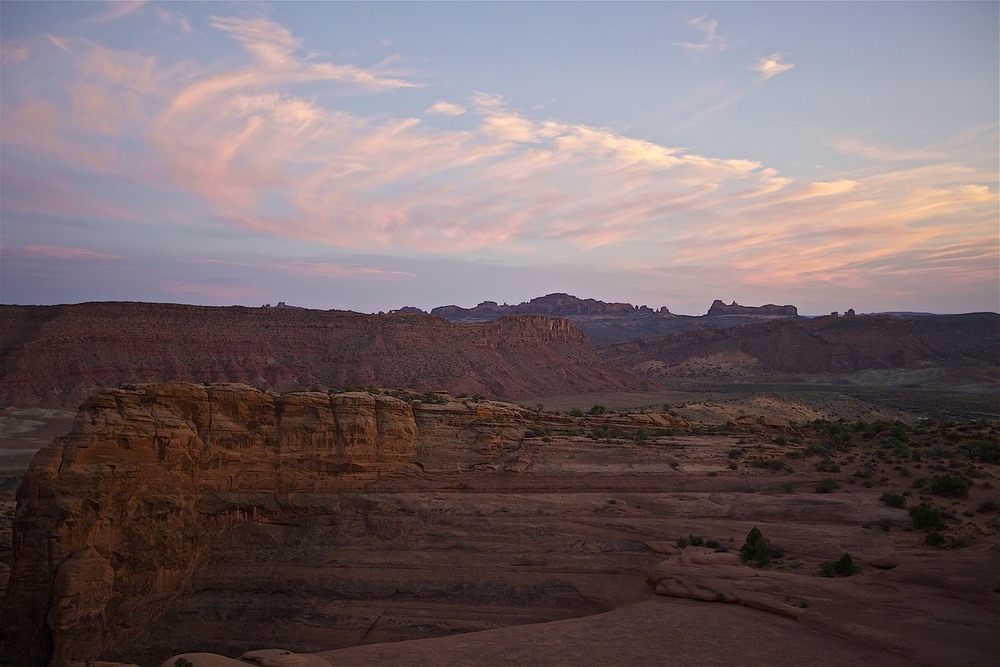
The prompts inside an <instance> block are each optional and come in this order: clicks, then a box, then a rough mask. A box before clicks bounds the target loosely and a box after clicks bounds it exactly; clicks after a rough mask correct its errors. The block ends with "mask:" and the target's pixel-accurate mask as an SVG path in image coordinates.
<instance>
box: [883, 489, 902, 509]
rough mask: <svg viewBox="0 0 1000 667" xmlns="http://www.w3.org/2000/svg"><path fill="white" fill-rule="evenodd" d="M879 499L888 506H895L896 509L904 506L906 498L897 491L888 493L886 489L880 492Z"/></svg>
mask: <svg viewBox="0 0 1000 667" xmlns="http://www.w3.org/2000/svg"><path fill="white" fill-rule="evenodd" d="M881 500H882V502H883V503H885V504H886V505H888V506H889V507H895V508H897V509H902V508H904V507H906V498H905V497H904V496H901V495H899V494H898V493H889V492H888V491H886V492H885V493H883V494H882V497H881Z"/></svg>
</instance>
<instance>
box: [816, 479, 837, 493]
mask: <svg viewBox="0 0 1000 667" xmlns="http://www.w3.org/2000/svg"><path fill="white" fill-rule="evenodd" d="M839 488H840V484H837V480H835V479H833V478H832V477H827V478H826V479H824V480H823V481H822V482H820V483H819V484H818V485H817V486H816V493H832V492H834V491H836V490H837V489H839Z"/></svg>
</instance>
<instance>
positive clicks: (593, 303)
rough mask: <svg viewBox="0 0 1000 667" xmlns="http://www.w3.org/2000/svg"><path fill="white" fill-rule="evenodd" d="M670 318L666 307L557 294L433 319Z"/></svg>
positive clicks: (446, 311) (452, 309) (441, 313)
mask: <svg viewBox="0 0 1000 667" xmlns="http://www.w3.org/2000/svg"><path fill="white" fill-rule="evenodd" d="M637 313H641V314H647V315H652V314H660V315H669V314H670V311H669V310H668V309H667V308H666V307H665V306H664V307H662V308H660V309H658V310H653V309H652V308H650V307H649V306H633V305H632V304H631V303H607V302H604V301H598V300H597V299H580V298H578V297H575V296H573V295H571V294H565V293H562V292H557V293H554V294H547V295H545V296H539V297H535V298H534V299H532V300H531V301H527V302H523V303H519V304H517V305H516V306H509V305H507V304H506V303H505V304H503V305H500V304H497V302H496V301H483V302H482V303H480V304H479V305H478V306H476V307H474V308H462V307H460V306H439V307H437V308H434V309H433V310H431V315H434V316H436V317H443V318H444V319H446V320H453V321H457V320H493V319H498V318H501V317H507V316H508V315H548V316H549V317H572V316H583V315H634V314H637Z"/></svg>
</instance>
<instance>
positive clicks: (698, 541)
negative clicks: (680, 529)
mask: <svg viewBox="0 0 1000 667" xmlns="http://www.w3.org/2000/svg"><path fill="white" fill-rule="evenodd" d="M688 544H690V545H691V546H693V547H700V546H702V545H703V544H705V540H704V539H703V538H702V536H701V535H688Z"/></svg>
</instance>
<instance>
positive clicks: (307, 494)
mask: <svg viewBox="0 0 1000 667" xmlns="http://www.w3.org/2000/svg"><path fill="white" fill-rule="evenodd" d="M416 449H417V426H416V421H415V420H414V415H413V410H412V408H411V407H410V405H409V404H408V403H406V402H404V401H401V400H399V399H396V398H392V397H389V396H373V395H371V394H368V393H365V392H357V393H345V394H336V395H327V394H322V393H297V394H290V395H286V396H281V397H276V396H271V395H268V394H265V393H263V392H260V391H257V390H254V389H252V388H250V387H247V386H245V385H213V386H208V387H205V386H200V385H192V384H185V383H168V384H164V385H158V386H147V387H143V388H140V389H135V390H125V389H117V390H110V391H107V392H104V393H101V394H99V395H97V396H94V397H93V398H91V399H89V400H88V401H86V402H85V403H84V405H83V406H82V407H81V409H80V412H79V414H78V415H77V418H76V423H75V425H74V429H73V432H72V433H71V434H70V435H69V436H66V437H65V438H61V439H58V440H57V441H56V442H54V443H53V444H52V445H51V446H49V447H48V448H47V449H45V450H42V451H41V452H40V453H39V455H38V456H37V457H36V459H35V461H34V462H33V464H32V467H31V470H30V471H29V473H28V474H27V476H26V477H25V480H24V481H23V483H22V485H21V487H20V488H19V490H18V510H17V514H16V516H15V527H14V533H15V543H14V558H15V566H14V569H13V572H12V575H11V580H10V583H9V587H8V593H7V597H6V600H5V603H4V607H3V627H4V628H5V633H6V636H7V640H8V650H9V653H10V655H9V656H8V659H10V660H11V663H9V664H13V663H16V664H45V661H46V659H47V657H48V654H49V653H51V655H52V664H56V665H63V664H67V663H69V662H71V661H72V660H75V659H84V658H87V657H92V656H94V655H100V654H107V653H108V652H113V649H114V648H115V647H118V646H121V645H128V644H130V643H135V642H137V641H140V640H141V637H142V636H144V635H145V634H146V633H148V631H149V627H150V625H151V623H152V621H153V619H155V618H156V617H157V615H158V614H159V613H160V612H161V611H162V610H163V608H164V606H165V605H166V604H167V603H168V602H169V601H170V600H171V599H173V598H175V597H176V596H178V595H179V594H180V593H181V592H183V590H184V589H185V587H186V586H187V585H188V583H189V582H190V579H191V576H192V574H193V573H194V572H195V570H196V569H197V568H198V566H199V562H200V560H201V558H202V556H203V554H204V552H205V550H206V549H207V548H208V546H209V545H210V544H211V543H212V541H213V540H214V539H215V538H216V537H217V535H218V534H219V533H221V532H225V531H227V530H229V529H231V528H232V527H233V526H235V525H238V524H241V523H243V522H246V521H247V520H249V519H253V520H264V521H267V520H275V521H281V520H284V521H288V520H291V519H292V518H293V517H295V516H296V515H300V514H303V513H306V514H308V513H323V512H336V511H337V507H336V505H337V502H336V495H330V494H336V493H338V492H342V491H347V490H350V489H352V488H355V489H356V488H358V487H359V486H361V485H363V484H365V483H368V482H371V481H372V480H374V479H377V478H378V477H380V476H382V475H391V474H393V473H394V472H395V471H398V470H399V469H400V468H401V467H404V466H405V465H406V464H407V463H408V462H409V461H411V460H412V459H413V458H414V456H415V454H416ZM279 517H281V518H280V519H279Z"/></svg>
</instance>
